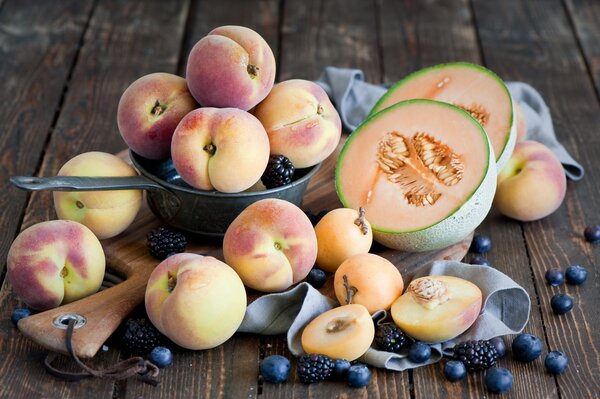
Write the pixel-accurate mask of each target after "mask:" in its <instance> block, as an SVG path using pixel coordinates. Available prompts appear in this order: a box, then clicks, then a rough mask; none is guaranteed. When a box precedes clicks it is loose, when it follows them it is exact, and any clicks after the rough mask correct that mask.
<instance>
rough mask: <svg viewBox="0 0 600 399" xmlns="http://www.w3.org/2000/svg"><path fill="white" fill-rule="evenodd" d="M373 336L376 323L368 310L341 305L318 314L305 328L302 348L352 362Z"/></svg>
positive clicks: (355, 305)
mask: <svg viewBox="0 0 600 399" xmlns="http://www.w3.org/2000/svg"><path fill="white" fill-rule="evenodd" d="M374 337H375V325H374V323H373V320H372V319H371V315H370V314H369V312H368V311H367V309H366V308H365V307H364V306H362V305H358V304H352V305H344V306H340V307H337V308H333V309H331V310H328V311H327V312H325V313H321V314H320V315H319V316H317V317H316V318H314V319H313V320H312V321H311V322H310V323H308V324H307V325H306V327H304V330H303V331H302V337H301V343H302V349H304V351H305V352H306V353H319V354H322V355H327V356H329V357H331V358H332V359H346V360H348V361H352V360H355V359H358V358H359V357H360V356H362V355H363V354H364V353H365V352H366V351H367V350H368V349H369V347H370V346H371V343H372V342H373V338H374Z"/></svg>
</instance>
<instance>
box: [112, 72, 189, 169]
mask: <svg viewBox="0 0 600 399" xmlns="http://www.w3.org/2000/svg"><path fill="white" fill-rule="evenodd" d="M197 107H198V104H196V101H195V100H194V98H193V97H192V95H191V94H190V92H189V90H188V88H187V83H186V81H185V79H184V78H182V77H180V76H175V75H172V74H170V73H151V74H150V75H146V76H143V77H141V78H139V79H138V80H136V81H135V82H133V83H132V84H131V85H130V86H129V87H128V88H127V89H126V90H125V92H124V93H123V95H122V96H121V100H120V101H119V107H118V109H117V124H118V126H119V132H121V136H122V137H123V140H125V143H126V144H127V146H129V148H131V149H132V150H133V151H134V152H135V153H137V154H139V155H141V156H143V157H145V158H150V159H163V158H168V157H169V154H170V151H171V137H173V132H174V131H175V128H176V127H177V124H178V123H179V121H181V119H182V118H183V117H184V116H185V115H186V114H187V113H188V112H190V111H191V110H193V109H195V108H197Z"/></svg>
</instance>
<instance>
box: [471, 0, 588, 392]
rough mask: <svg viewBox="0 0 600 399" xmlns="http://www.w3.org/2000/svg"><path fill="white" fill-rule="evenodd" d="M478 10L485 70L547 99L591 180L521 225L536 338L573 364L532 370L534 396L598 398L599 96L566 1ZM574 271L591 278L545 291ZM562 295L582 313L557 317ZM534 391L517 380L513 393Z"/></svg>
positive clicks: (481, 5) (572, 186)
mask: <svg viewBox="0 0 600 399" xmlns="http://www.w3.org/2000/svg"><path fill="white" fill-rule="evenodd" d="M474 9H475V13H476V17H477V18H476V19H477V21H478V26H479V28H480V29H479V33H480V37H481V43H482V47H483V51H484V53H485V59H486V62H487V64H488V65H489V66H490V67H491V68H492V69H494V70H495V71H496V72H498V73H499V74H500V75H501V76H504V77H506V78H510V79H518V80H523V81H526V82H528V83H530V84H532V85H533V86H534V87H536V88H537V89H538V90H540V91H541V93H542V95H543V96H544V98H545V100H546V102H547V103H548V106H549V107H550V109H551V110H552V115H553V118H554V125H555V128H556V132H557V135H558V138H559V140H560V141H561V142H562V143H563V144H564V145H565V147H566V148H567V149H568V150H569V151H570V152H571V154H573V156H574V157H575V158H576V159H578V160H579V161H580V162H581V163H582V164H583V165H584V167H586V168H587V172H588V175H587V178H585V179H584V180H582V181H580V182H577V183H573V182H570V183H569V184H568V189H567V198H566V200H565V203H564V204H563V206H562V207H561V208H559V209H558V211H557V212H555V213H554V214H553V215H551V216H549V217H547V218H545V219H542V220H541V221H538V222H532V223H525V224H523V231H524V238H525V240H526V244H527V248H528V253H529V258H530V264H531V267H532V273H533V278H534V279H535V289H536V291H537V293H538V294H539V304H538V305H539V306H540V308H541V316H542V317H543V321H544V327H545V330H544V331H543V335H538V336H540V338H542V337H545V340H546V344H547V347H546V348H545V349H546V350H563V351H565V352H566V353H567V355H568V356H569V358H570V366H569V369H568V370H567V372H565V373H564V374H563V375H561V376H558V377H557V378H556V380H555V379H554V378H553V377H551V376H549V375H548V374H546V373H544V372H543V366H542V362H543V359H540V360H537V361H536V362H534V364H535V368H536V370H535V372H536V373H537V374H538V375H540V376H542V378H543V380H544V384H542V385H538V386H535V388H533V387H532V388H531V389H530V392H529V394H528V395H529V396H531V395H533V394H537V395H539V394H540V393H539V392H541V391H540V390H543V389H551V390H552V391H553V395H557V394H558V395H560V396H561V397H569V398H571V397H572V398H581V397H595V396H597V395H598V392H600V382H599V381H598V378H597V374H598V369H600V355H599V352H598V348H597V346H598V342H600V319H598V317H597V308H598V305H599V304H600V291H599V290H598V266H597V259H598V255H599V254H600V252H599V251H600V247H598V246H595V247H593V246H591V245H590V244H588V243H586V242H585V241H584V240H583V237H582V232H583V228H584V226H585V225H586V224H590V223H598V213H597V209H598V206H599V205H600V200H599V194H600V193H599V187H598V184H597V182H596V181H595V179H594V170H595V169H594V168H595V167H597V160H598V156H597V154H598V153H599V151H600V139H599V138H598V135H596V134H593V132H594V131H596V130H597V126H598V125H599V124H600V116H599V113H598V110H599V106H598V101H597V98H596V96H595V93H594V88H593V86H592V84H591V82H590V79H589V75H588V73H587V71H586V68H585V64H584V60H583V56H582V54H581V53H580V52H579V49H578V47H577V44H576V40H575V38H574V36H573V32H572V30H571V27H570V26H569V21H568V18H567V16H566V14H565V10H564V8H563V5H562V4H561V2H560V1H558V0H555V1H529V2H519V1H516V0H512V1H505V2H497V3H492V2H486V1H475V3H474ZM503 224H507V222H503ZM496 242H497V241H496ZM573 263H581V264H583V265H584V266H586V267H588V270H589V271H590V278H589V280H588V282H587V283H586V284H585V285H583V286H581V287H573V286H560V287H556V288H552V287H550V286H548V285H547V284H546V283H545V281H544V273H545V271H546V270H547V269H550V268H552V267H561V268H563V269H564V268H566V266H568V265H570V264H573ZM523 266H524V265H523ZM557 292H567V293H568V294H570V295H572V296H573V298H574V300H575V303H576V305H575V309H574V310H573V311H572V312H571V313H569V314H567V315H564V316H556V315H554V314H552V312H551V309H550V299H551V297H552V295H553V294H555V293H557ZM535 305H536V304H535V302H534V306H535ZM515 375H516V376H520V374H518V373H515ZM555 381H556V383H557V384H558V385H555ZM530 383H531V381H529V380H524V379H522V378H519V380H516V382H515V388H517V387H519V386H522V385H525V384H527V385H529V384H530Z"/></svg>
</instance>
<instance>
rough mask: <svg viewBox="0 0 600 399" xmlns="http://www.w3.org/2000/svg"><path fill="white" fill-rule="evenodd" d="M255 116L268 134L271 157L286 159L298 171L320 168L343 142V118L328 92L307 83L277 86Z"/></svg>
mask: <svg viewBox="0 0 600 399" xmlns="http://www.w3.org/2000/svg"><path fill="white" fill-rule="evenodd" d="M254 115H256V117H257V118H258V119H259V120H260V121H261V123H262V124H263V125H264V126H265V129H266V130H267V133H268V134H269V142H270V143H271V154H277V155H285V156H286V157H288V158H289V159H290V161H292V163H293V164H294V166H295V167H296V168H307V167H309V166H313V165H316V164H318V163H319V162H321V161H323V160H324V159H325V158H327V157H328V156H329V155H331V153H332V152H333V151H334V150H335V148H336V147H337V145H338V143H339V142H340V137H341V134H342V122H341V120H340V116H339V115H338V113H337V111H336V110H335V107H334V106H333V104H332V103H331V101H330V100H329V97H327V93H325V90H323V89H322V88H321V87H320V86H319V85H317V84H316V83H313V82H310V81H308V80H301V79H293V80H287V81H285V82H281V83H278V84H276V85H275V86H274V87H273V90H271V92H270V93H269V95H268V96H267V98H265V99H264V101H262V102H261V103H260V104H258V106H257V107H256V109H255V111H254Z"/></svg>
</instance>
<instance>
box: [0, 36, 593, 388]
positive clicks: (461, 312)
mask: <svg viewBox="0 0 600 399" xmlns="http://www.w3.org/2000/svg"><path fill="white" fill-rule="evenodd" d="M274 77H275V60H274V57H273V54H272V51H271V49H270V48H269V46H268V45H267V43H266V42H265V41H264V40H263V39H262V37H260V35H258V34H257V33H256V32H254V31H252V30H250V29H248V28H244V27H239V26H223V27H219V28H216V29H214V30H213V31H211V32H210V33H209V34H208V35H207V36H206V37H204V38H202V39H201V40H200V41H199V42H198V43H197V44H196V45H195V46H194V48H193V49H192V51H191V53H190V56H189V60H188V64H187V71H186V78H185V79H184V78H181V77H178V76H174V75H170V74H166V73H154V74H150V75H147V76H144V77H142V78H140V79H138V80H137V81H135V82H134V83H132V84H131V86H129V87H128V88H127V90H126V91H125V92H124V93H123V96H122V98H121V100H120V102H119V107H118V115H117V119H118V126H119V130H120V132H121V135H122V137H123V139H124V140H125V142H126V143H127V145H128V146H129V148H130V149H131V150H132V151H133V152H135V153H136V154H139V155H140V156H142V157H145V158H148V159H166V158H169V157H170V158H171V159H172V162H173V165H174V167H175V168H176V170H177V172H178V173H179V174H180V176H181V178H182V179H183V180H184V181H185V182H186V183H187V184H188V185H190V186H191V187H194V188H196V189H199V190H218V191H221V192H225V193H235V192H240V191H244V190H247V189H250V188H253V189H256V187H257V186H260V185H261V184H262V186H260V187H259V189H270V188H274V187H280V186H284V185H287V184H290V183H291V182H292V180H293V178H294V174H295V171H296V170H297V169H299V168H308V167H312V166H314V165H316V164H318V163H320V162H322V161H323V160H324V159H325V158H327V157H328V156H329V155H330V154H332V152H333V151H334V149H335V148H336V146H337V144H338V143H339V140H340V135H341V122H340V118H339V115H338V114H337V112H336V110H335V108H334V107H333V105H332V103H331V102H330V100H329V99H328V97H327V95H326V93H325V92H324V91H323V90H322V89H321V88H320V87H319V86H318V85H316V84H314V83H312V82H309V81H304V80H289V81H285V82H281V83H279V84H277V85H274ZM469 82H477V84H467V83H469ZM465 87H467V89H465ZM426 93H429V94H426ZM431 93H433V94H431ZM481 93H485V94H486V95H485V96H483V95H482V94H481ZM421 97H427V98H428V99H419V98H421ZM515 115H518V112H517V111H516V109H515V108H514V104H513V103H512V100H511V98H510V95H509V94H508V91H507V90H506V86H505V85H504V83H503V82H502V81H501V80H500V78H498V77H497V76H496V75H495V74H493V73H492V72H491V71H488V70H487V69H485V68H483V67H480V66H476V65H472V64H466V63H454V64H444V65H440V66H436V67H431V68H427V69H424V70H422V71H418V72H416V73H414V74H412V75H410V76H409V77H407V78H406V79H404V80H402V81H400V82H399V83H398V84H396V85H395V86H393V87H392V88H391V89H390V90H389V91H388V93H387V94H386V95H384V96H383V97H382V99H381V100H380V101H379V102H378V103H377V104H376V105H375V107H374V109H373V110H372V112H371V116H370V118H368V119H367V120H366V121H365V122H364V123H363V124H362V125H361V126H359V127H358V128H357V129H356V131H355V132H353V134H352V135H351V136H350V137H349V139H348V140H347V142H346V144H345V146H344V148H343V150H342V153H341V155H340V158H339V159H338V162H337V166H336V175H335V184H336V188H337V192H338V195H339V197H340V200H341V202H342V203H343V204H344V205H345V208H343V209H333V210H331V211H329V212H325V211H324V212H321V213H319V214H317V215H313V214H310V213H305V212H303V211H302V210H301V209H300V208H298V207H297V206H296V205H294V204H291V203H289V202H286V201H283V200H280V199H276V198H270V199H263V200H261V201H257V202H255V203H253V204H251V205H249V206H248V207H247V208H246V209H244V210H243V211H242V212H241V213H240V214H239V215H238V216H237V217H236V218H235V220H234V221H233V222H232V223H231V224H230V225H229V227H228V228H227V231H226V232H225V236H224V239H223V259H222V260H220V259H216V258H214V257H211V256H203V255H199V254H193V253H188V252H185V249H186V245H187V238H186V237H185V236H184V235H183V234H181V233H179V232H174V231H171V230H169V229H166V228H159V229H156V230H153V231H151V232H149V233H148V236H147V245H148V251H149V252H150V254H151V255H152V256H154V257H155V258H157V259H159V260H161V263H160V264H159V265H158V266H157V267H156V268H155V269H154V271H153V272H152V274H151V276H150V278H149V280H148V284H147V288H146V293H145V311H146V314H147V316H144V317H142V318H131V319H129V320H128V321H127V322H126V323H125V324H124V326H123V328H122V329H121V330H122V331H121V332H120V336H121V345H122V346H123V347H124V348H125V349H126V350H127V351H129V352H130V353H132V354H139V355H145V356H149V358H150V359H151V360H152V361H153V362H155V363H156V364H157V365H158V366H160V367H166V366H168V365H169V364H171V363H172V361H173V354H172V353H171V351H170V349H168V346H170V345H172V344H176V345H179V346H180V347H183V348H186V349H192V350H202V349H209V348H214V347H216V346H218V345H221V344H222V343H224V342H225V341H227V340H228V339H229V338H230V337H231V336H232V335H233V334H234V333H235V331H236V330H237V329H238V328H239V326H240V324H241V322H242V319H243V318H244V315H245V311H246V307H247V293H246V289H247V288H250V289H254V290H257V291H260V292H266V293H270V292H282V291H285V290H287V289H288V288H290V287H291V286H292V285H294V284H297V283H299V282H301V281H307V282H309V283H310V284H312V285H313V286H314V287H315V288H319V287H322V286H323V285H324V284H325V282H326V280H327V278H328V275H331V274H333V277H332V279H333V287H334V292H335V297H336V299H337V301H338V302H339V305H340V306H338V307H336V308H334V309H331V310H329V311H327V312H324V313H322V314H320V315H319V316H317V317H316V318H314V319H313V320H312V321H310V322H309V323H308V324H307V325H306V326H305V328H304V330H303V332H302V335H301V344H302V348H303V349H304V351H305V352H306V354H305V355H303V356H301V357H300V358H299V359H298V361H297V365H296V370H297V373H298V378H299V380H300V381H301V382H302V383H305V384H312V383H317V382H320V381H324V380H326V379H329V378H337V379H341V380H345V381H347V383H348V385H349V386H351V387H364V386H366V385H367V384H368V383H369V381H370V379H371V371H370V370H369V369H368V367H367V366H366V365H364V364H361V363H357V359H359V358H360V357H361V356H362V355H364V354H365V352H366V351H367V350H369V348H371V347H375V348H377V349H379V350H381V351H387V352H395V353H400V354H403V355H405V356H406V357H407V359H408V360H409V361H410V362H412V363H414V364H415V365H424V364H427V362H429V361H430V359H431V355H432V353H431V347H430V345H429V344H430V343H435V342H445V341H448V340H452V339H455V338H456V337H458V336H460V335H461V334H462V333H464V332H465V331H466V330H467V329H468V328H469V327H470V326H471V325H472V324H473V323H474V322H475V320H476V319H477V317H478V316H479V314H480V311H481V308H482V297H483V295H482V292H481V290H480V289H479V287H477V286H476V285H475V284H473V283H471V282H469V281H467V280H464V279H461V278H457V277H453V276H426V277H421V278H418V279H415V280H413V281H411V282H410V283H409V284H408V286H407V287H406V289H405V285H404V281H403V278H402V276H401V274H400V272H399V270H398V268H397V267H396V266H395V265H394V264H392V263H391V262H390V261H388V260H387V259H385V258H383V257H381V256H378V255H375V254H372V253H369V251H370V250H371V245H372V243H373V240H374V239H375V240H377V241H379V242H381V243H382V244H384V245H386V246H388V247H390V248H396V249H402V250H408V251H423V250H430V249H436V248H442V247H446V246H448V245H451V244H454V243H456V242H458V241H460V240H462V239H463V238H464V237H465V236H466V235H467V234H469V233H471V232H472V231H473V230H474V229H475V228H476V227H477V226H478V225H479V224H480V223H481V221H482V220H483V218H485V216H486V215H487V213H488V211H489V209H490V207H491V206H492V202H493V201H494V203H495V204H496V206H497V207H498V209H499V210H500V211H501V212H502V213H504V214H506V215H508V216H510V217H513V218H515V219H518V220H523V221H526V220H535V219H539V218H541V217H544V216H546V215H548V214H549V213H551V212H553V211H554V210H555V209H556V208H557V207H558V206H559V205H560V203H561V202H562V199H563V198H564V195H565V189H566V185H565V180H564V179H565V178H564V173H563V171H562V167H561V165H560V163H559V162H558V161H557V160H556V158H555V157H554V155H553V154H552V153H551V152H550V150H548V149H547V148H545V147H544V146H542V145H541V144H539V143H534V142H527V141H521V142H519V143H517V144H516V146H515V141H517V135H519V136H522V134H519V132H518V131H519V130H520V131H522V130H523V129H524V127H523V121H522V119H521V120H520V121H515ZM513 147H514V153H513ZM498 171H499V173H498ZM135 174H136V171H135V170H134V169H133V168H131V167H130V166H129V165H127V164H126V163H124V162H123V161H121V160H120V159H119V158H117V157H115V156H113V155H109V154H104V153H99V152H90V153H85V154H81V155H79V156H77V157H75V158H73V159H71V160H70V161H69V162H67V163H66V164H65V165H64V166H63V167H62V168H61V170H60V171H59V175H70V176H100V175H103V176H128V175H135ZM497 184H498V187H497V190H496V185H497ZM263 186H264V187H263ZM540 193H544V195H540ZM141 198H142V194H141V192H140V191H139V190H126V191H108V192H102V193H97V192H96V193H93V192H83V193H82V192H73V193H68V192H61V193H56V194H55V196H54V203H55V208H56V212H57V215H58V217H59V218H60V219H61V220H55V221H48V222H43V223H40V224H37V225H34V226H32V227H30V228H28V229H26V230H24V231H23V232H22V233H21V234H20V235H19V236H18V237H17V238H16V239H15V241H14V242H13V244H12V246H11V249H10V251H9V256H8V260H7V263H8V278H9V280H10V281H11V283H12V285H13V288H14V292H15V293H16V294H17V295H18V296H19V297H20V298H21V300H22V301H23V302H24V303H25V304H27V305H28V306H29V307H30V308H32V309H35V310H45V309H50V308H52V307H56V306H59V305H61V304H64V303H68V302H71V301H74V300H77V299H79V298H82V297H84V296H87V295H90V294H93V293H94V292H96V291H97V290H98V287H99V286H100V283H101V281H102V278H103V275H104V269H105V258H104V252H103V250H102V246H101V244H100V242H99V239H104V238H109V237H113V236H115V235H117V234H119V233H121V232H122V231H124V230H125V229H126V228H127V227H128V226H129V225H130V224H131V222H132V221H133V220H134V218H135V216H136V214H137V212H138V210H139V209H140V205H141ZM406 215H410V217H406ZM62 219H65V220H62ZM584 235H585V238H586V239H587V240H588V241H590V242H599V241H600V227H598V226H590V227H588V228H586V230H585V232H584ZM491 247H492V242H491V239H490V238H489V237H487V236H484V235H480V234H477V235H475V237H474V239H473V243H472V246H471V251H472V252H475V253H478V254H480V255H481V254H485V253H487V252H488V251H490V249H491ZM474 263H479V264H487V265H488V266H489V262H488V261H487V260H486V259H485V258H483V257H479V258H475V259H474ZM49 269H51V273H48V270H49ZM48 274H51V275H52V276H51V277H48ZM42 275H43V276H42ZM565 276H566V280H567V282H568V283H570V284H581V283H583V282H584V281H585V280H586V278H587V271H586V270H585V269H584V268H582V267H581V266H571V267H569V268H568V269H567V270H566V272H565V273H563V272H562V271H561V270H557V269H552V270H549V271H548V272H547V273H546V279H547V281H548V283H549V284H551V285H553V286H558V285H560V284H562V282H563V281H564V279H565ZM551 306H552V309H553V310H554V312H555V313H557V314H564V313H567V312H569V311H570V310H571V309H572V308H573V299H572V298H571V297H570V296H568V295H566V294H557V295H556V296H555V297H553V298H552V301H551ZM379 310H386V311H389V313H390V314H391V320H386V321H385V322H383V323H378V324H377V326H376V325H375V324H374V322H373V320H372V315H373V314H374V313H375V312H377V311H379ZM30 314H31V312H30V311H29V310H28V309H17V310H15V312H14V313H13V315H12V321H13V323H15V324H16V323H18V321H19V320H20V319H21V318H23V317H28V316H29V315H30ZM542 349H543V348H542V344H541V341H540V340H539V339H537V338H536V337H534V336H532V335H529V334H522V335H519V336H518V337H517V338H515V339H514V341H513V342H512V353H513V356H514V357H515V359H517V360H519V361H524V362H529V361H532V360H534V359H536V358H538V357H539V356H540V354H541V353H542ZM505 352H506V347H505V343H504V341H503V339H502V338H499V337H497V338H494V339H492V340H489V341H485V340H480V341H466V342H461V343H458V344H457V345H456V347H455V349H454V355H453V358H452V360H450V361H448V362H447V363H446V365H445V367H444V374H445V375H446V377H447V378H448V380H450V381H458V380H461V379H464V378H465V376H466V373H467V372H479V371H484V370H487V374H486V378H485V382H486V385H487V386H488V388H489V390H490V391H492V392H505V391H507V390H508V389H510V387H511V386H512V383H513V377H512V374H511V373H510V371H508V370H507V369H504V368H499V367H494V366H496V362H497V359H499V358H501V357H502V356H504V353H505ZM567 364H568V360H567V358H566V356H565V355H564V353H562V352H555V351H553V352H550V353H549V354H548V355H547V357H546V361H545V365H546V368H547V370H548V371H549V372H550V373H553V374H559V373H561V372H563V371H564V370H565V369H566V367H567ZM291 369H292V365H291V363H290V361H289V360H288V359H286V358H285V357H282V356H278V355H274V356H270V357H267V358H265V359H264V360H263V361H262V362H261V365H260V371H261V375H262V378H263V379H264V380H265V381H268V382H272V383H281V382H283V381H285V380H287V379H288V377H289V374H290V370H291Z"/></svg>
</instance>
